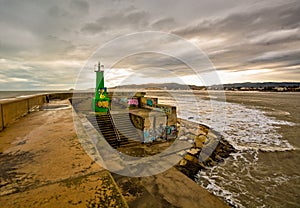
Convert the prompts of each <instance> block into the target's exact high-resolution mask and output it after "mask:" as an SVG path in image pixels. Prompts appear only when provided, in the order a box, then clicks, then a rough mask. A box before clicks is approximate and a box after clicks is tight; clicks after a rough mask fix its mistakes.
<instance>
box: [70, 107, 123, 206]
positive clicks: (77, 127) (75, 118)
mask: <svg viewBox="0 0 300 208" xmlns="http://www.w3.org/2000/svg"><path fill="white" fill-rule="evenodd" d="M70 104H71V103H70ZM71 106H72V104H71ZM72 114H73V121H74V127H75V131H76V133H77V135H78V134H81V137H80V138H84V137H85V138H90V136H89V134H88V133H87V132H86V130H85V128H84V126H83V124H82V122H81V121H82V119H83V116H82V115H81V116H80V115H78V114H77V112H76V111H75V109H74V107H73V106H72ZM85 119H86V118H85ZM86 122H88V123H89V121H88V120H87V119H86ZM90 126H92V125H91V124H90ZM92 131H93V133H95V134H96V135H99V136H100V134H99V133H98V131H97V130H96V129H94V127H93V130H92ZM80 138H79V137H78V136H77V139H78V140H79V142H80V143H82V142H87V143H89V145H92V147H91V146H90V147H91V148H92V149H93V151H94V152H95V153H97V155H93V156H92V155H90V154H88V155H89V156H90V157H91V158H92V159H93V160H95V161H98V160H100V161H101V164H105V163H104V160H103V158H102V157H101V155H100V153H99V152H98V150H97V149H96V148H95V147H94V144H90V141H91V140H92V139H91V138H90V139H86V140H85V141H81V140H80ZM83 148H84V150H85V151H87V149H86V145H83ZM103 168H105V169H106V167H103ZM107 174H108V176H109V177H110V178H111V181H112V183H113V185H114V187H115V188H116V190H117V191H118V192H119V194H120V197H121V200H122V202H123V203H124V205H125V208H129V206H128V204H127V201H126V200H125V198H124V196H123V194H122V191H121V189H120V187H119V186H118V185H117V183H116V181H115V180H114V178H113V177H112V175H111V173H110V172H109V171H108V170H107Z"/></svg>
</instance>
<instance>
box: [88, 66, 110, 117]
mask: <svg viewBox="0 0 300 208" xmlns="http://www.w3.org/2000/svg"><path fill="white" fill-rule="evenodd" d="M95 72H96V88H95V97H94V98H93V103H92V105H93V110H94V111H95V112H103V113H106V112H108V110H109V106H110V99H109V97H108V95H107V88H106V87H104V65H100V62H99V63H98V67H97V68H96V69H95Z"/></svg>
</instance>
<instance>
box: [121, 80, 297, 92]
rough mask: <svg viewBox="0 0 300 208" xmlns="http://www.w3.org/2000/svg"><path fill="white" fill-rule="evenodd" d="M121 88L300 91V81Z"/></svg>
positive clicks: (154, 85)
mask: <svg viewBox="0 0 300 208" xmlns="http://www.w3.org/2000/svg"><path fill="white" fill-rule="evenodd" d="M116 88H119V89H120V88H121V89H145V90H154V89H166V90H188V89H192V90H241V91H247V90H248V91H251V90H259V91H300V82H245V83H233V84H224V85H212V86H196V85H182V84H178V83H161V84H156V83H150V84H141V85H122V86H118V87H116Z"/></svg>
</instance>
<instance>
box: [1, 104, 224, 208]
mask: <svg viewBox="0 0 300 208" xmlns="http://www.w3.org/2000/svg"><path fill="white" fill-rule="evenodd" d="M4 105H6V104H5V103H4ZM51 105H53V106H55V107H53V108H51ZM66 105H69V102H68V100H61V101H59V100H56V101H50V103H49V104H44V109H45V110H40V111H35V112H32V113H29V114H28V115H27V116H25V117H22V115H23V114H27V113H26V110H25V109H26V107H27V110H28V104H26V102H25V101H20V102H19V101H17V102H16V104H9V106H10V107H9V108H8V107H7V106H4V108H1V109H2V111H1V113H3V112H4V115H5V116H3V114H2V115H1V118H4V119H3V120H4V121H5V122H4V124H8V123H9V124H10V125H9V126H7V128H4V129H3V130H2V131H1V132H0V207H3V208H4V207H5V208H9V207H14V208H15V207H128V205H129V206H130V207H189V208H190V207H228V206H227V205H226V204H225V203H224V202H223V201H221V200H220V199H219V198H217V197H215V196H214V195H212V194H210V193H209V192H207V191H206V190H205V189H203V188H202V187H200V186H199V185H197V184H196V183H194V182H193V181H192V180H191V179H189V178H188V177H186V176H185V175H183V174H182V173H181V172H180V171H178V170H177V169H175V168H171V169H169V170H168V171H165V172H164V173H161V174H158V175H155V176H150V177H143V178H130V177H123V176H119V175H116V174H113V176H112V174H111V173H110V172H109V171H107V170H105V169H104V168H103V167H101V166H99V165H98V164H97V163H95V162H94V161H93V160H92V159H91V158H90V157H89V156H88V155H87V154H86V153H85V151H84V150H83V148H82V147H81V145H80V142H79V141H78V138H77V135H76V133H75V129H74V124H73V117H72V108H71V106H69V107H67V108H66ZM19 106H22V108H21V109H20V110H19V111H18V113H16V114H14V115H13V116H11V117H9V116H8V110H6V109H13V108H18V107H19ZM59 106H62V108H60V107H59ZM2 107H3V106H2ZM3 109H4V111H3ZM42 109H43V108H42ZM15 110H16V109H15ZM27 112H28V111H27ZM17 118H18V119H17ZM15 119H17V120H16V121H15V122H13V120H15ZM0 120H1V119H0ZM3 120H2V121H3ZM2 125H3V124H2ZM3 126H6V125H3ZM133 189H135V190H136V192H132V191H131V190H133ZM128 194H129V195H128Z"/></svg>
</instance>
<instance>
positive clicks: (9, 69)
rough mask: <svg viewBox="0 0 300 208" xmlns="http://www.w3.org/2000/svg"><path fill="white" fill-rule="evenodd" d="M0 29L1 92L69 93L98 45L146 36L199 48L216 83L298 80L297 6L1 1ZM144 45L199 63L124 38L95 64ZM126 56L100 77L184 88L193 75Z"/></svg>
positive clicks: (171, 0) (179, 48)
mask: <svg viewBox="0 0 300 208" xmlns="http://www.w3.org/2000/svg"><path fill="white" fill-rule="evenodd" d="M0 27H1V33H0V89H1V90H6V89H14V90H18V89H20V90H21V89H23V90H25V89H36V90H38V89H68V88H72V87H74V84H75V82H76V78H77V76H78V73H79V71H80V70H81V69H82V68H83V67H84V66H85V63H86V61H87V60H88V58H89V57H90V56H91V55H92V54H93V53H94V52H95V51H96V50H97V49H98V48H99V47H101V46H103V45H105V44H106V43H107V42H108V41H111V40H114V39H115V38H118V37H121V36H123V35H127V34H130V33H135V32H142V31H153V30H154V31H161V32H166V33H170V34H174V35H178V36H179V37H182V38H185V39H186V40H188V41H190V42H191V43H192V44H194V45H195V46H196V47H198V48H199V49H200V50H203V52H204V53H206V54H207V56H208V58H210V60H211V61H212V63H213V64H214V66H215V67H216V69H217V70H218V72H219V76H220V78H221V80H223V82H241V81H249V80H250V81H270V80H272V81H300V77H299V65H300V63H299V62H300V61H299V60H300V59H299V58H300V56H299V54H300V53H299V52H300V51H299V48H300V36H299V34H300V4H299V1H298V0H286V1H281V0H263V1H256V0H246V1H243V0H226V1H219V0H211V1H198V0H189V1H180V0H163V1H148V0H125V1H105V0H97V1H96V0H91V1H87V0H67V1H58V0H53V1H39V0H24V1H18V0H0ZM149 46H151V47H153V48H162V49H165V48H168V49H169V50H172V51H176V54H178V56H179V57H181V58H182V57H185V59H188V60H189V61H190V62H193V60H194V59H197V58H198V59H199V57H198V55H195V53H193V50H190V49H187V48H185V47H184V46H183V45H178V43H174V42H172V41H168V40H161V41H152V40H149V42H147V43H145V44H142V45H141V44H140V41H138V40H128V41H126V42H123V43H122V44H119V45H115V46H114V47H113V48H112V49H111V50H109V51H107V53H106V55H105V56H103V57H104V58H103V59H104V60H102V61H103V62H104V63H105V64H106V65H111V64H112V63H111V60H114V57H118V56H119V55H120V54H122V50H124V49H125V48H130V47H132V48H133V49H140V51H142V49H143V48H147V47H148V48H149ZM129 51H130V50H129ZM133 51H134V50H133ZM128 55H129V57H125V58H124V57H120V58H121V60H119V61H118V62H117V63H115V66H114V67H115V68H114V71H113V70H110V73H107V76H108V77H109V79H111V80H113V79H115V80H123V81H124V79H123V78H124V77H128V76H130V74H132V73H134V74H135V75H136V76H138V77H139V78H140V80H137V79H135V80H134V79H133V80H131V79H129V78H128V79H127V81H128V82H129V81H132V82H133V83H134V82H136V83H140V82H154V81H161V82H163V81H172V77H176V76H181V77H186V80H187V82H188V79H187V78H188V77H191V76H192V75H193V73H194V71H193V70H191V69H190V68H189V67H188V66H187V65H186V64H185V63H184V62H182V60H180V59H178V58H176V57H168V55H166V54H163V53H162V54H155V53H152V54H151V53H149V51H145V52H144V53H140V54H130V53H129V54H128ZM101 57H102V56H101ZM99 58H100V57H95V60H92V61H94V62H96V59H99ZM88 67H90V68H91V71H90V72H89V73H90V74H87V75H84V77H86V80H88V81H90V82H93V81H94V80H93V76H94V74H93V72H92V68H93V66H92V65H91V66H88ZM147 70H148V71H149V70H151V73H145V72H146V71H147ZM197 70H199V72H201V73H202V72H206V71H207V70H211V68H210V67H209V66H208V65H207V66H200V67H199V69H197ZM297 75H298V76H297ZM147 77H148V79H147ZM191 82H192V81H191ZM107 83H108V85H109V86H113V85H115V84H117V83H118V82H115V81H111V82H109V81H108V82H107ZM193 84H195V83H193ZM196 84H197V83H196Z"/></svg>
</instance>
